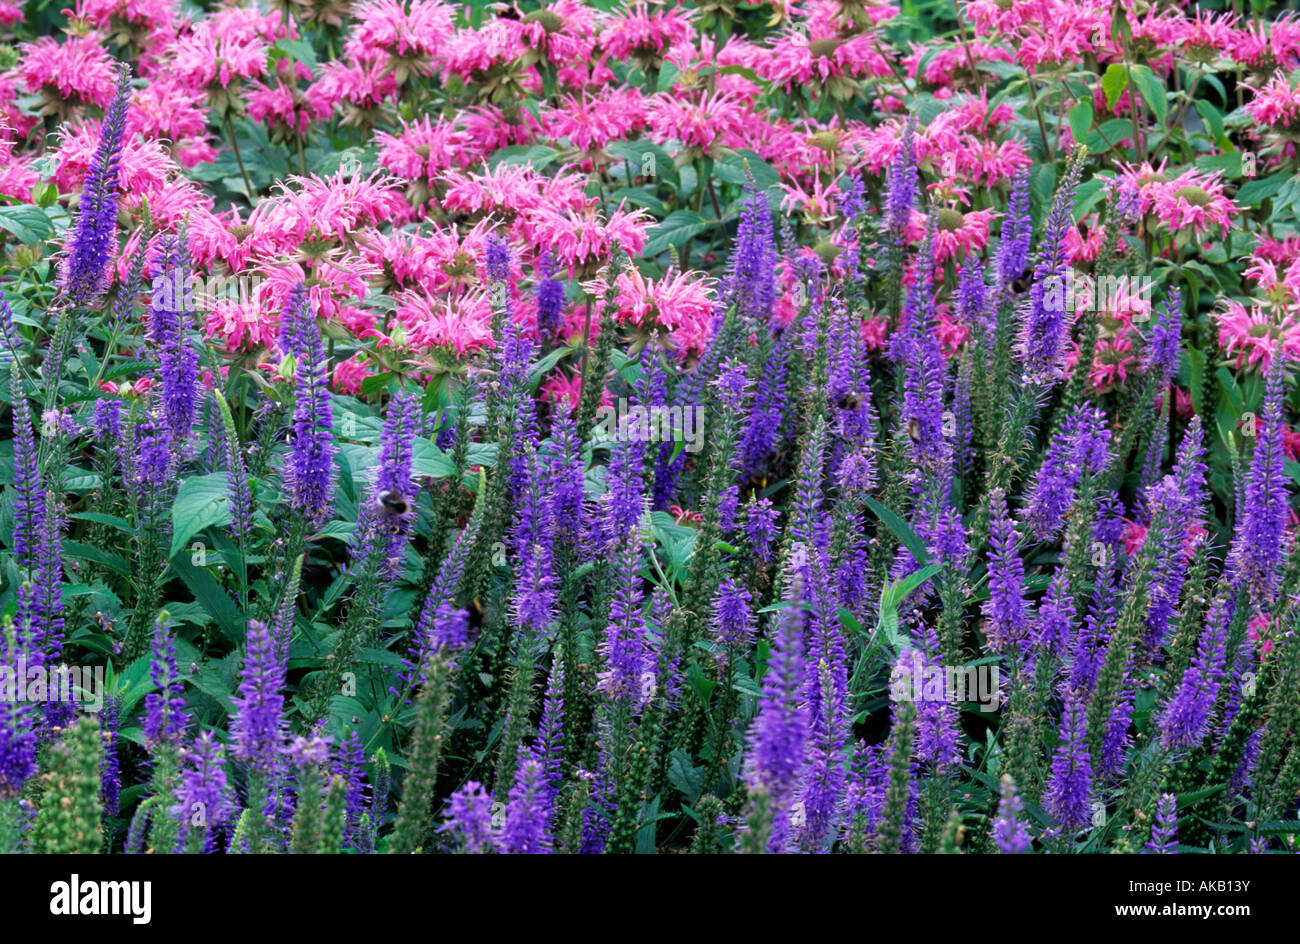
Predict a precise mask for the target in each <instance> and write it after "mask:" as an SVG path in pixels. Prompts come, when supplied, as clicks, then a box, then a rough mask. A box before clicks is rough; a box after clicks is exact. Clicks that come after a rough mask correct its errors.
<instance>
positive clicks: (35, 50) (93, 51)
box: [18, 33, 116, 114]
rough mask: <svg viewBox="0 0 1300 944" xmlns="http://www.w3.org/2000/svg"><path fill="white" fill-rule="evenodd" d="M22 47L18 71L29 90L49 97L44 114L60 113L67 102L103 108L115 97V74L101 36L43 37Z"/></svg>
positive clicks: (91, 34)
mask: <svg viewBox="0 0 1300 944" xmlns="http://www.w3.org/2000/svg"><path fill="white" fill-rule="evenodd" d="M20 48H21V50H22V58H21V59H20V60H19V64H18V70H19V72H20V73H21V74H22V77H23V81H24V82H26V84H27V90H28V91H29V92H41V93H43V94H44V95H45V96H46V98H47V99H49V101H47V103H46V104H45V106H44V107H43V108H42V113H45V114H51V113H54V112H57V111H59V110H60V108H61V107H63V106H64V105H65V104H66V105H75V104H79V103H89V104H92V105H98V106H100V107H101V108H103V107H105V106H106V105H108V103H109V102H110V101H111V100H112V98H113V89H114V87H115V84H116V77H115V74H114V71H113V59H112V57H111V56H110V55H109V54H108V53H107V52H106V51H105V49H104V44H103V40H102V37H100V36H97V35H96V34H94V33H90V34H87V35H85V36H69V37H68V38H67V39H66V40H65V41H64V42H62V43H60V42H59V41H58V40H56V39H54V38H52V37H49V36H43V37H41V38H40V39H38V40H37V41H36V42H34V43H25V44H24V45H23V46H22V47H20Z"/></svg>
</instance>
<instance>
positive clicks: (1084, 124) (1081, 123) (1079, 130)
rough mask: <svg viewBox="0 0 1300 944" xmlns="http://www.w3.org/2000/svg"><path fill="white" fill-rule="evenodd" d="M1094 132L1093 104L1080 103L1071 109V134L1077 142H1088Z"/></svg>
mask: <svg viewBox="0 0 1300 944" xmlns="http://www.w3.org/2000/svg"><path fill="white" fill-rule="evenodd" d="M1090 130H1092V102H1079V104H1077V105H1075V106H1074V107H1073V108H1071V109H1070V134H1071V136H1073V138H1074V140H1075V141H1086V140H1087V139H1088V132H1089V131H1090Z"/></svg>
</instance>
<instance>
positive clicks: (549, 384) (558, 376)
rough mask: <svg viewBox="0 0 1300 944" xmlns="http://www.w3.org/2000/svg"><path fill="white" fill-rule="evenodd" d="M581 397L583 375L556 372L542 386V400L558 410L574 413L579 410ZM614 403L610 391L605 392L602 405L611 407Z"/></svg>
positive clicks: (602, 395) (602, 396)
mask: <svg viewBox="0 0 1300 944" xmlns="http://www.w3.org/2000/svg"><path fill="white" fill-rule="evenodd" d="M581 397H582V375H581V374H566V373H565V372H564V371H562V370H556V371H554V372H553V373H552V374H551V376H550V377H549V378H548V379H547V381H546V383H544V384H542V399H543V400H544V401H546V402H547V403H553V404H555V407H556V409H563V410H566V411H567V412H569V413H572V412H573V411H574V410H576V409H577V408H578V401H579V400H580V399H581ZM613 402H614V400H613V395H612V394H611V393H610V392H609V390H608V389H605V390H603V391H602V392H601V397H600V405H601V406H609V405H610V404H612V403H613Z"/></svg>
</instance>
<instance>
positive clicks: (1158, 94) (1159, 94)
mask: <svg viewBox="0 0 1300 944" xmlns="http://www.w3.org/2000/svg"><path fill="white" fill-rule="evenodd" d="M1108 71H1109V70H1108ZM1130 72H1131V73H1132V76H1133V82H1134V83H1135V84H1136V85H1137V87H1138V91H1139V92H1141V93H1142V99H1143V100H1144V101H1145V102H1146V103H1147V107H1148V108H1150V109H1151V111H1152V112H1154V113H1155V116H1156V118H1157V119H1159V121H1160V124H1162V125H1163V124H1164V123H1165V121H1166V119H1167V118H1168V117H1169V100H1168V98H1167V93H1166V92H1165V83H1164V82H1162V81H1161V80H1160V78H1159V77H1158V76H1157V75H1156V74H1155V73H1154V72H1152V71H1151V67H1150V66H1133V67H1132V69H1131V70H1130Z"/></svg>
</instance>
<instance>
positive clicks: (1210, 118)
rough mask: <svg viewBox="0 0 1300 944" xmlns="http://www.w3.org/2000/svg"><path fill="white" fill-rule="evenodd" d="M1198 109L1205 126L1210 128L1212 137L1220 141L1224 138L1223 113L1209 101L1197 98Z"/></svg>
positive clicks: (1216, 141) (1217, 141)
mask: <svg viewBox="0 0 1300 944" xmlns="http://www.w3.org/2000/svg"><path fill="white" fill-rule="evenodd" d="M1196 110H1197V112H1199V113H1200V116H1201V118H1202V120H1204V122H1205V126H1206V127H1207V128H1209V129H1210V137H1211V138H1212V139H1213V140H1214V141H1215V143H1219V142H1221V141H1222V140H1223V113H1222V112H1220V111H1219V109H1217V108H1215V107H1214V106H1213V105H1211V104H1210V103H1209V102H1207V101H1204V100H1202V99H1197V102H1196Z"/></svg>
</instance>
